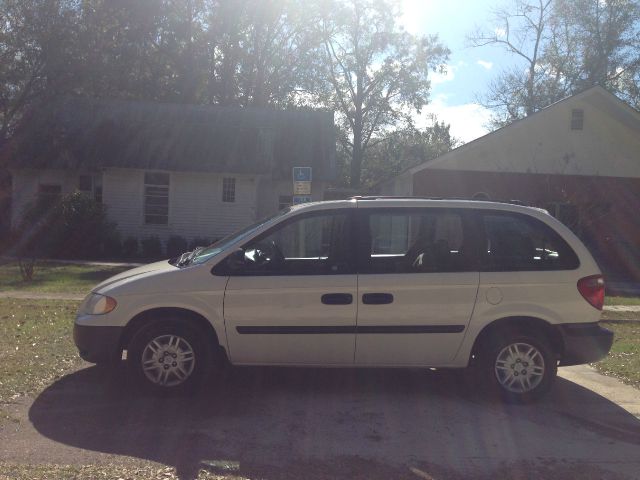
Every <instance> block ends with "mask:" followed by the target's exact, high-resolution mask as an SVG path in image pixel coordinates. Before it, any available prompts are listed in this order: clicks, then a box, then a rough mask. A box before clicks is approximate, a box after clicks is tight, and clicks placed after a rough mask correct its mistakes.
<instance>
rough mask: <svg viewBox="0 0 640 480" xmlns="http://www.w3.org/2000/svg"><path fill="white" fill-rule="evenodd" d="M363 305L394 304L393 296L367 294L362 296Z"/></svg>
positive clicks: (388, 294) (387, 294)
mask: <svg viewBox="0 0 640 480" xmlns="http://www.w3.org/2000/svg"><path fill="white" fill-rule="evenodd" d="M362 303H364V304H365V305H388V304H389V303H393V295H392V294H390V293H365V294H364V295H362Z"/></svg>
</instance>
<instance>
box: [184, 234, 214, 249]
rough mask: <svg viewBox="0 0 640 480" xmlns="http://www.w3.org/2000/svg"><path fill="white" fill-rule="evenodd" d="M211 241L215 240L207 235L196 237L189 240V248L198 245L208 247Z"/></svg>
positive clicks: (194, 247)
mask: <svg viewBox="0 0 640 480" xmlns="http://www.w3.org/2000/svg"><path fill="white" fill-rule="evenodd" d="M211 243H213V242H211V240H210V239H208V238H206V237H196V238H194V239H193V240H191V241H190V242H189V250H195V249H196V248H198V247H208V246H209V245H211Z"/></svg>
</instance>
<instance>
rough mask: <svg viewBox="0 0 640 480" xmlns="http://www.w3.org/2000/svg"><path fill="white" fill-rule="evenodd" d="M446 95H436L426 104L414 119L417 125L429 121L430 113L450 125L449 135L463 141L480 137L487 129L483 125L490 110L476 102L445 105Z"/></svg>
mask: <svg viewBox="0 0 640 480" xmlns="http://www.w3.org/2000/svg"><path fill="white" fill-rule="evenodd" d="M446 100H447V96H446V95H437V96H436V97H435V98H434V99H433V100H432V101H431V103H430V104H429V105H427V106H426V107H425V108H424V109H423V110H422V113H421V114H420V116H419V117H418V118H416V119H415V122H416V125H417V126H418V127H421V126H426V125H429V124H430V123H431V121H430V118H429V116H430V115H431V114H433V115H435V116H436V117H437V118H438V121H441V122H442V121H444V122H445V123H448V124H450V125H451V135H453V136H454V137H455V138H457V139H459V140H462V141H463V142H464V143H467V142H470V141H471V140H474V139H476V138H478V137H481V136H483V135H485V134H487V133H489V130H488V129H487V128H486V127H485V125H486V124H487V122H488V121H489V117H490V116H491V112H490V111H489V110H488V109H486V108H484V107H483V106H482V105H479V104H477V103H464V104H462V105H447V102H446Z"/></svg>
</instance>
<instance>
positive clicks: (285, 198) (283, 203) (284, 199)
mask: <svg viewBox="0 0 640 480" xmlns="http://www.w3.org/2000/svg"><path fill="white" fill-rule="evenodd" d="M292 203H293V196H292V195H280V196H279V197H278V210H284V209H285V208H288V207H290V206H291V205H292Z"/></svg>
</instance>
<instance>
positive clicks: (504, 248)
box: [481, 212, 580, 272]
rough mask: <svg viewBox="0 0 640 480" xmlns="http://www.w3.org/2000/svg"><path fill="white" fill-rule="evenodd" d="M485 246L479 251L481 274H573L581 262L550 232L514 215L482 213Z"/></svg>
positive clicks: (565, 244) (533, 220)
mask: <svg viewBox="0 0 640 480" xmlns="http://www.w3.org/2000/svg"><path fill="white" fill-rule="evenodd" d="M482 222H483V224H484V231H485V238H486V242H485V245H484V248H483V249H482V250H481V257H482V270H484V271H490V272H514V271H531V270H573V269H575V268H578V266H579V265H580V262H579V260H578V257H577V255H576V254H575V252H574V251H573V250H572V249H571V247H569V245H568V244H567V242H565V241H564V240H563V239H562V238H561V237H560V235H558V234H557V233H556V232H555V231H554V230H553V229H552V228H550V227H549V226H548V225H545V224H544V223H542V222H540V221H539V220H536V219H535V218H531V217H528V216H526V215H520V214H516V213H497V212H496V213H493V212H492V213H484V214H483V215H482Z"/></svg>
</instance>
